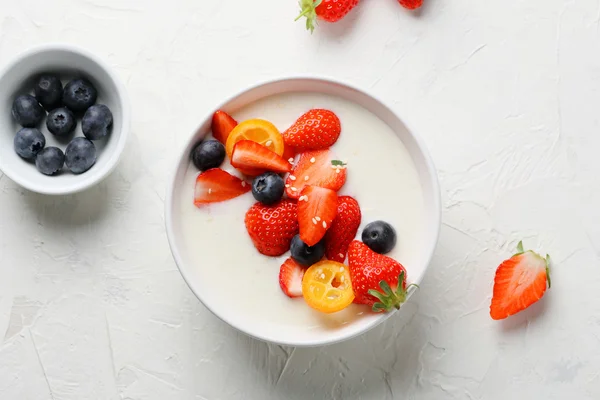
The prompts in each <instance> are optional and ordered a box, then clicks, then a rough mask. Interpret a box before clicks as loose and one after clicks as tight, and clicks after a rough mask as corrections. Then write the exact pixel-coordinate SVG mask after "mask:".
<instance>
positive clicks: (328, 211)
mask: <svg viewBox="0 0 600 400" xmlns="http://www.w3.org/2000/svg"><path fill="white" fill-rule="evenodd" d="M300 198H301V199H302V200H298V223H299V224H300V239H302V241H303V242H304V243H306V244H307V245H308V246H314V245H316V244H317V243H319V242H320V241H321V239H323V236H325V232H327V230H328V229H329V228H330V227H331V224H332V222H333V220H334V218H335V215H336V213H337V199H338V196H337V193H336V192H334V191H333V190H331V189H325V188H321V187H318V186H307V187H305V188H304V190H303V191H302V193H301V195H300Z"/></svg>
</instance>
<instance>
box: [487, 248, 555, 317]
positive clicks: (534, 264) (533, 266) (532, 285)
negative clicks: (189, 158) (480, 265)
mask: <svg viewBox="0 0 600 400" xmlns="http://www.w3.org/2000/svg"><path fill="white" fill-rule="evenodd" d="M549 287H550V256H548V255H546V257H545V258H544V257H542V256H541V255H539V254H538V253H536V252H534V251H531V250H527V251H525V250H524V249H523V242H519V244H518V246H517V254H515V255H514V256H512V257H511V258H509V259H508V260H506V261H504V262H503V263H502V264H500V266H499V267H498V269H497V270H496V278H495V279H494V295H493V296H492V305H491V307H490V315H491V317H492V318H493V319H496V320H498V319H504V318H506V317H509V316H511V315H513V314H516V313H518V312H519V311H522V310H524V309H526V308H527V307H529V306H530V305H532V304H533V303H535V302H536V301H538V300H539V299H541V298H542V296H543V295H544V293H545V292H546V288H549Z"/></svg>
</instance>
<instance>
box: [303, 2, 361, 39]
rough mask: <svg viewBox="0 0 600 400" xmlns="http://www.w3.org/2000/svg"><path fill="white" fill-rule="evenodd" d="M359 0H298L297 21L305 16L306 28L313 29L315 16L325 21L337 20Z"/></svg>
mask: <svg viewBox="0 0 600 400" xmlns="http://www.w3.org/2000/svg"><path fill="white" fill-rule="evenodd" d="M358 1H359V0H300V9H301V13H300V15H298V17H297V18H296V21H298V20H299V19H300V18H302V17H306V29H308V30H309V31H311V33H312V32H313V31H314V30H315V23H316V20H317V18H319V19H322V20H324V21H327V22H337V21H339V20H340V19H342V18H344V17H345V16H346V14H348V13H349V12H350V10H352V9H353V8H354V7H356V5H357V4H358Z"/></svg>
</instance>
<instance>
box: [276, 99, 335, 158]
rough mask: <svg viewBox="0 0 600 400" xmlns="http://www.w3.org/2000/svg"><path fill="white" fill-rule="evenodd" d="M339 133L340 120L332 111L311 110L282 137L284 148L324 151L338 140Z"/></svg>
mask: <svg viewBox="0 0 600 400" xmlns="http://www.w3.org/2000/svg"><path fill="white" fill-rule="evenodd" d="M341 131H342V127H341V124H340V119H339V118H338V117H337V115H335V114H334V113H333V112H332V111H329V110H323V109H313V110H310V111H308V112H306V113H305V114H303V115H302V116H301V117H300V118H298V120H297V121H296V122H294V124H293V125H292V126H291V127H290V128H289V129H288V130H286V131H285V132H283V134H282V136H283V141H284V142H285V144H286V146H292V147H294V148H296V150H298V151H307V150H324V149H328V148H329V147H331V146H332V145H333V144H334V143H335V142H336V141H337V140H338V138H339V137H340V132H341Z"/></svg>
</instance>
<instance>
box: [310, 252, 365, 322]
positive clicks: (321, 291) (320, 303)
mask: <svg viewBox="0 0 600 400" xmlns="http://www.w3.org/2000/svg"><path fill="white" fill-rule="evenodd" d="M302 296H304V300H305V301H306V303H307V304H308V305H309V306H311V307H312V308H314V309H315V310H318V311H321V312H324V313H328V314H329V313H334V312H337V311H341V310H343V309H344V308H346V307H348V306H349V305H350V304H351V303H352V301H353V300H354V292H353V291H352V282H351V281H350V271H349V269H348V267H347V266H345V265H344V264H342V263H339V262H335V261H330V260H326V261H321V262H319V263H316V264H315V265H313V266H312V267H310V268H309V269H307V270H306V272H305V273H304V278H303V279H302Z"/></svg>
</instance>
